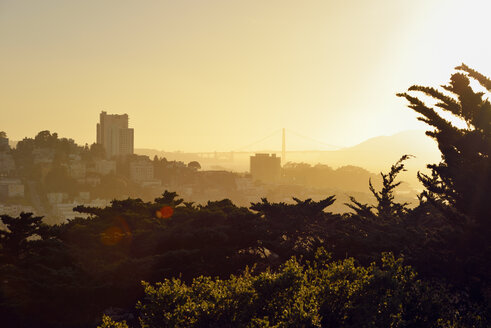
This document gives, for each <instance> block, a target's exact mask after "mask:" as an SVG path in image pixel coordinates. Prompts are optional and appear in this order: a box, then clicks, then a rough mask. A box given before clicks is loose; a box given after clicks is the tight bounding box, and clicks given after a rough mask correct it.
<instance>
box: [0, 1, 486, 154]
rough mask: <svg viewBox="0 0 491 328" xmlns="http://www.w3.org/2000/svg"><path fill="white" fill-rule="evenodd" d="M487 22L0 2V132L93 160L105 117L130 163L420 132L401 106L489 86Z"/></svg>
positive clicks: (379, 4)
mask: <svg viewBox="0 0 491 328" xmlns="http://www.w3.org/2000/svg"><path fill="white" fill-rule="evenodd" d="M490 12H491V1H487V0H481V1H477V0H467V1H454V0H370V1H368V0H333V1H330V0H304V1H298V0H297V1H293V0H210V1H208V0H173V1H165V0H159V1H151V0H142V1H130V0H83V1H82V0H78V1H71V0H58V1H54V0H43V1H39V0H0V130H4V131H6V132H7V134H8V136H9V138H10V139H12V140H20V139H22V138H24V137H26V136H29V137H33V136H35V135H36V134H37V132H39V131H41V130H50V131H51V132H57V133H58V134H59V135H60V136H63V137H70V138H73V139H75V141H76V142H77V143H80V144H85V143H89V144H91V143H93V142H95V138H96V123H97V121H98V118H99V113H100V112H101V111H102V110H105V111H107V112H108V113H110V114H113V113H114V114H116V113H118V114H122V113H127V114H128V115H129V117H130V127H132V128H134V129H135V147H136V148H154V149H160V150H166V151H175V150H181V151H230V150H241V149H245V148H244V147H247V145H249V144H251V143H254V142H255V141H257V140H260V139H262V138H263V137H265V136H268V135H270V134H272V133H273V132H275V131H279V130H280V129H281V128H286V129H287V130H288V131H294V132H295V133H296V134H297V135H302V136H307V137H309V138H311V141H312V142H311V144H309V145H305V146H304V147H308V148H310V149H313V148H322V147H323V145H322V144H320V143H317V144H315V142H314V140H317V141H322V142H323V143H325V144H331V145H337V146H340V147H341V146H350V145H354V144H356V143H359V142H362V141H364V140H366V139H368V138H370V137H374V136H379V135H391V134H394V133H397V132H400V131H404V130H412V129H422V128H424V127H425V126H424V125H423V124H422V123H420V122H418V121H417V120H416V117H417V116H416V115H415V114H414V113H413V112H412V111H411V110H410V109H408V108H407V107H406V103H405V102H404V100H403V99H401V98H397V97H396V96H395V94H396V93H398V92H402V91H405V90H406V89H407V88H408V87H409V86H411V85H413V84H419V85H431V86H438V85H441V84H444V83H446V82H447V81H448V78H449V77H450V75H451V73H452V72H453V68H454V67H455V66H457V65H459V64H460V63H462V62H464V63H466V64H467V65H469V66H471V67H473V68H475V69H477V70H479V71H480V72H482V73H483V74H485V75H488V76H489V75H491V60H489V59H490V58H491V42H489V34H490V32H491V19H490V17H489V15H490ZM294 138H295V136H294V135H293V134H289V135H287V144H288V145H291V144H293V143H294ZM264 142H265V143H268V142H269V144H258V145H257V146H258V147H276V148H280V145H281V138H280V135H279V134H278V137H273V138H269V140H265V141H264ZM288 142H290V143H288Z"/></svg>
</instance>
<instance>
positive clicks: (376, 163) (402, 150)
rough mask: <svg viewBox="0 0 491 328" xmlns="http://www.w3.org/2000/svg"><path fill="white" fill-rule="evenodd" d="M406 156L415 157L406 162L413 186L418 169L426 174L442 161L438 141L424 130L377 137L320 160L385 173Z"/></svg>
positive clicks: (408, 176)
mask: <svg viewBox="0 0 491 328" xmlns="http://www.w3.org/2000/svg"><path fill="white" fill-rule="evenodd" d="M404 154H409V155H413V156H415V157H414V158H412V159H410V160H408V161H407V162H406V168H407V169H408V172H406V173H405V174H404V175H405V179H406V180H407V181H408V182H410V183H411V184H413V185H414V184H417V179H416V173H417V171H418V170H419V171H424V170H426V165H427V164H430V163H438V162H440V151H439V150H438V146H437V144H436V142H435V141H434V140H433V139H431V138H430V137H428V136H426V135H425V133H424V131H422V130H412V131H404V132H400V133H397V134H394V135H392V136H380V137H374V138H370V139H368V140H366V141H364V142H362V143H360V144H358V145H356V146H353V147H349V148H343V149H340V150H337V151H326V152H322V153H321V154H320V155H319V157H318V161H319V162H324V163H326V164H328V165H332V166H342V165H357V166H361V167H363V168H365V169H367V170H369V171H372V172H380V171H384V172H385V171H388V170H389V169H390V166H391V165H392V164H394V163H395V162H396V161H397V160H398V159H399V158H400V157H401V156H402V155H404Z"/></svg>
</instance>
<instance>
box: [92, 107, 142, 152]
mask: <svg viewBox="0 0 491 328" xmlns="http://www.w3.org/2000/svg"><path fill="white" fill-rule="evenodd" d="M133 140H134V131H133V129H130V128H128V114H122V115H117V114H114V115H111V114H107V113H106V112H104V111H103V112H101V114H100V122H99V123H97V143H98V144H101V145H102V146H104V149H105V151H106V157H107V158H111V157H113V156H119V155H131V154H133Z"/></svg>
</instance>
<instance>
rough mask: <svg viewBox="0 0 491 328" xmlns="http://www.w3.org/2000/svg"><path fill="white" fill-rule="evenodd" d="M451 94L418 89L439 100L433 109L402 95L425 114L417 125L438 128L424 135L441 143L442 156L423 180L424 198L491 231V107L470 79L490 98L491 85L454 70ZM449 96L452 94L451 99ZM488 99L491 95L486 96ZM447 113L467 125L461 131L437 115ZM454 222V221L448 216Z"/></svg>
mask: <svg viewBox="0 0 491 328" xmlns="http://www.w3.org/2000/svg"><path fill="white" fill-rule="evenodd" d="M456 69H457V70H459V71H463V72H464V73H462V72H458V73H454V74H453V75H452V77H451V78H450V83H449V84H448V85H445V86H443V89H444V90H445V91H447V93H445V92H442V91H439V90H437V89H435V88H432V87H424V86H418V85H414V86H412V87H410V88H409V91H419V92H422V93H424V94H425V95H427V96H430V97H432V98H434V99H436V100H437V103H436V104H435V105H433V106H431V105H427V104H425V103H424V102H423V101H422V100H420V99H419V98H417V97H413V96H411V95H409V94H408V93H401V94H398V96H400V97H404V98H406V99H407V100H408V101H409V107H410V108H412V109H413V110H415V111H416V112H417V113H419V114H421V116H420V117H419V118H418V119H419V120H421V121H423V122H425V123H427V124H428V125H430V126H431V127H433V128H434V130H432V131H427V132H426V134H427V135H428V136H431V137H432V138H434V139H435V140H436V141H437V142H438V147H439V148H440V151H441V153H442V161H441V162H440V163H439V164H431V165H428V168H430V169H431V172H432V174H431V175H426V174H419V179H420V180H421V182H422V183H423V185H424V186H425V187H426V189H427V191H426V192H425V193H424V196H425V197H426V198H427V199H429V200H430V201H433V202H434V203H435V204H441V205H450V206H452V207H455V209H457V210H458V211H459V212H460V213H462V214H465V215H467V216H468V217H470V218H471V219H472V220H474V221H475V223H477V224H478V225H480V226H486V227H487V229H489V228H490V222H491V220H490V216H489V215H490V213H491V202H490V201H489V200H490V194H491V157H490V153H491V103H490V102H489V99H487V98H485V97H484V96H485V95H486V93H484V92H476V91H474V90H473V88H472V87H471V81H470V79H469V78H472V79H474V80H476V81H477V82H479V84H481V86H482V87H484V88H485V89H486V90H487V91H488V92H491V80H490V79H489V78H487V77H485V76H484V75H482V74H480V73H478V72H476V71H475V70H473V69H470V68H469V67H467V66H466V65H461V66H458V67H456ZM448 93H449V94H448ZM488 95H489V94H488ZM438 110H443V111H445V112H447V113H449V114H451V115H452V116H454V117H455V118H458V119H460V120H462V121H463V122H465V124H466V127H465V128H458V127H456V126H455V125H454V124H452V122H450V121H449V120H447V119H445V118H444V117H443V116H442V115H440V114H439V111H438ZM449 217H450V216H449Z"/></svg>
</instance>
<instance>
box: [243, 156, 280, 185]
mask: <svg viewBox="0 0 491 328" xmlns="http://www.w3.org/2000/svg"><path fill="white" fill-rule="evenodd" d="M250 160H251V161H250V172H251V176H252V178H253V179H254V180H260V181H263V182H273V183H274V182H278V181H279V180H280V175H281V157H276V154H271V155H270V154H256V155H255V156H251V157H250Z"/></svg>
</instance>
